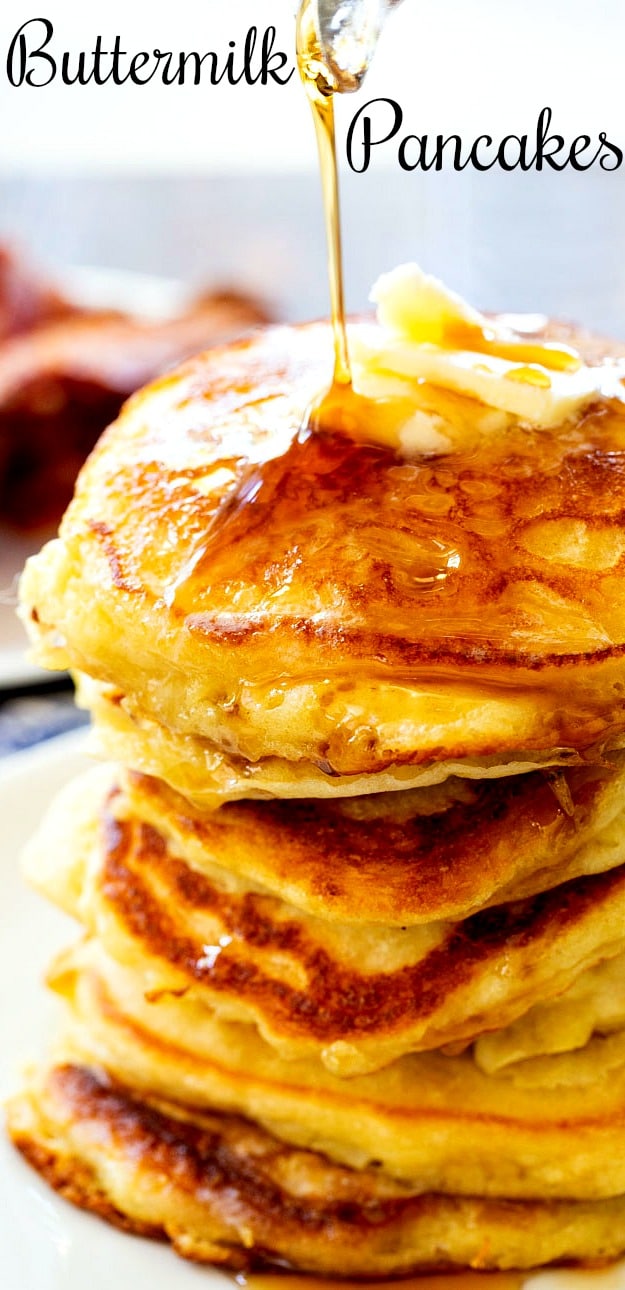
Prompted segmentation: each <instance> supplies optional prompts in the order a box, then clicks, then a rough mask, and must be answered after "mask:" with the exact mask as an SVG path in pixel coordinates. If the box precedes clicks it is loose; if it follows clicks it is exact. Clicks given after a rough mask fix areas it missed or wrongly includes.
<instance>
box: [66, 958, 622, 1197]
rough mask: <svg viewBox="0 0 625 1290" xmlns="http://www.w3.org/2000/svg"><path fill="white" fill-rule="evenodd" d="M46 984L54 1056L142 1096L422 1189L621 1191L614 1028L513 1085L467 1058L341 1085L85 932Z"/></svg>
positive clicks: (540, 1193)
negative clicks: (158, 988)
mask: <svg viewBox="0 0 625 1290" xmlns="http://www.w3.org/2000/svg"><path fill="white" fill-rule="evenodd" d="M50 984H51V985H52V987H53V988H54V989H55V991H56V992H57V993H58V994H59V995H61V996H62V998H63V999H64V1001H65V1005H66V1008H65V1013H66V1019H65V1028H64V1031H63V1034H62V1037H61V1041H60V1044H59V1046H58V1060H61V1061H71V1062H78V1064H81V1065H82V1064H86V1065H88V1066H93V1067H103V1068H104V1069H106V1070H108V1071H109V1072H110V1073H111V1075H112V1076H113V1077H114V1078H115V1079H117V1080H119V1082H120V1083H122V1084H123V1085H124V1086H125V1087H127V1088H130V1089H133V1090H135V1092H136V1093H137V1094H138V1095H139V1096H140V1097H147V1098H148V1099H149V1098H162V1099H165V1100H167V1101H169V1102H172V1103H178V1104H181V1103H182V1104H184V1105H185V1106H186V1107H187V1108H195V1109H196V1110H206V1109H208V1110H216V1109H217V1110H220V1111H225V1112H228V1113H229V1114H230V1113H234V1114H239V1115H245V1116H247V1117H249V1118H250V1119H252V1120H254V1121H255V1122H256V1123H258V1124H260V1125H262V1126H263V1127H265V1128H266V1129H267V1130H268V1131H269V1132H271V1133H274V1134H276V1136H277V1137H279V1138H280V1139H281V1140H282V1141H285V1142H288V1143H292V1144H295V1145H297V1146H300V1147H305V1148H311V1149H313V1150H315V1151H321V1152H323V1153H325V1154H326V1155H328V1156H329V1157H330V1158H331V1159H333V1160H335V1161H336V1162H337V1163H340V1164H345V1165H349V1166H350V1167H352V1168H364V1167H369V1166H371V1165H372V1162H374V1161H378V1162H379V1167H380V1168H381V1169H383V1171H384V1173H386V1174H388V1175H389V1176H390V1177H392V1178H395V1179H398V1180H400V1181H402V1182H404V1183H406V1184H407V1185H409V1186H411V1187H412V1188H415V1189H419V1190H421V1191H435V1192H441V1193H445V1194H448V1195H464V1196H477V1195H481V1196H491V1197H501V1196H507V1197H509V1198H512V1199H546V1198H551V1199H573V1200H590V1199H593V1200H597V1199H605V1198H607V1197H613V1196H617V1195H620V1194H621V1193H623V1192H625V1036H624V1035H623V1032H620V1033H619V1034H618V1035H613V1036H609V1037H607V1038H605V1039H598V1038H597V1039H594V1040H593V1041H592V1043H591V1044H590V1045H588V1048H589V1049H592V1052H591V1054H590V1056H589V1059H588V1061H587V1060H586V1057H587V1050H586V1049H584V1050H582V1052H581V1054H578V1053H573V1054H567V1055H564V1056H562V1057H550V1058H548V1059H543V1063H542V1070H541V1072H540V1079H536V1078H535V1077H534V1078H530V1079H529V1080H524V1079H523V1067H524V1066H525V1065H532V1063H521V1064H520V1065H519V1066H518V1067H516V1068H514V1072H515V1073H514V1074H511V1075H510V1077H508V1076H505V1077H501V1078H498V1077H496V1076H489V1075H487V1074H485V1073H484V1072H483V1071H481V1070H480V1069H479V1068H478V1066H477V1065H476V1063H475V1062H474V1060H473V1057H472V1056H471V1053H470V1051H467V1052H464V1053H462V1054H460V1055H458V1056H455V1057H452V1056H445V1055H444V1054H442V1053H440V1052H435V1053H419V1054H416V1055H410V1056H406V1057H402V1058H401V1059H399V1060H398V1061H396V1062H394V1063H393V1064H392V1065H391V1066H387V1067H386V1068H385V1069H384V1070H382V1071H377V1072H375V1074H367V1075H358V1076H356V1077H354V1078H352V1079H349V1080H347V1079H343V1078H340V1077H338V1076H336V1075H335V1074H333V1073H332V1072H330V1071H328V1070H327V1069H326V1068H325V1067H324V1066H323V1064H322V1063H321V1062H319V1061H316V1060H314V1059H312V1058H310V1057H307V1058H304V1059H295V1060H293V1059H292V1060H284V1059H282V1058H280V1057H279V1056H278V1055H277V1054H276V1052H275V1050H274V1049H273V1048H271V1047H270V1046H269V1045H268V1044H267V1043H265V1041H264V1040H263V1039H262V1038H261V1037H260V1035H259V1033H258V1031H257V1030H256V1028H255V1027H254V1026H249V1025H242V1024H240V1023H235V1022H225V1021H221V1020H219V1019H218V1018H217V1017H216V1016H214V1015H213V1014H212V1013H211V1012H210V1010H209V1009H207V1008H206V1007H204V1006H203V1004H202V1003H201V1002H199V1001H198V1000H197V999H196V998H194V997H193V996H192V995H190V994H188V993H181V994H176V993H175V992H166V993H159V994H156V995H154V994H153V993H152V992H151V991H150V990H149V983H147V982H145V981H144V980H143V979H142V977H141V974H140V973H139V972H137V971H134V970H133V969H130V968H128V967H122V966H121V965H120V964H118V963H115V962H114V961H113V960H112V959H111V958H110V957H109V956H107V955H106V954H105V953H104V951H103V950H102V947H101V946H100V945H98V944H97V943H96V942H94V941H86V942H85V943H83V944H82V945H80V946H77V947H76V948H75V949H74V950H73V951H71V952H68V953H67V954H65V955H63V956H61V957H60V958H59V960H58V962H57V963H56V964H55V965H54V966H53V970H52V974H51V978H50ZM146 986H147V990H146ZM539 1060H541V1059H537V1061H539ZM589 1068H591V1074H590V1077H589ZM517 1071H518V1072H520V1077H519V1078H517V1075H516V1072H517ZM504 1144H505V1148H504Z"/></svg>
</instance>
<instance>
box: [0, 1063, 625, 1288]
mask: <svg viewBox="0 0 625 1290" xmlns="http://www.w3.org/2000/svg"><path fill="white" fill-rule="evenodd" d="M9 1125H10V1132H11V1134H12V1137H13V1140H14V1142H15V1144H16V1146H18V1147H19V1149H20V1150H21V1151H22V1152H23V1154H24V1155H25V1156H26V1158H27V1159H28V1160H29V1161H30V1162H31V1163H32V1164H33V1165H34V1166H35V1168H37V1169H38V1170H39V1172H40V1173H42V1174H43V1176H44V1177H46V1178H47V1179H48V1180H49V1181H50V1182H51V1183H52V1185H53V1186H54V1187H56V1188H57V1190H59V1191H60V1192H61V1194H62V1195H64V1196H66V1197H67V1199H69V1200H71V1201H73V1202H74V1204H77V1205H80V1206H82V1207H83V1208H85V1209H90V1210H92V1211H94V1212H95V1213H97V1214H99V1215H100V1216H102V1217H104V1218H107V1219H108V1220H109V1221H110V1222H112V1223H114V1224H115V1225H117V1226H119V1227H123V1228H124V1229H126V1230H129V1231H131V1232H136V1233H138V1234H140V1235H142V1236H151V1237H157V1238H161V1239H162V1238H163V1237H164V1238H165V1239H168V1240H169V1241H171V1243H172V1245H173V1246H174V1248H175V1249H176V1251H177V1252H178V1253H179V1254H182V1255H184V1256H185V1257H187V1258H191V1259H195V1260H197V1261H199V1262H210V1263H212V1264H217V1265H220V1266H225V1267H227V1268H231V1269H234V1270H242V1269H247V1270H249V1269H251V1268H255V1267H261V1268H262V1267H265V1268H266V1267H271V1266H278V1267H280V1268H282V1269H284V1268H285V1267H289V1268H292V1269H299V1270H300V1271H305V1272H312V1273H317V1274H321V1275H323V1274H336V1273H337V1270H340V1273H341V1274H342V1275H343V1276H356V1277H360V1276H367V1277H372V1276H373V1277H379V1276H397V1275H401V1274H407V1273H410V1272H419V1271H422V1270H424V1269H426V1270H433V1269H453V1268H458V1267H465V1268H466V1267H473V1268H482V1269H487V1268H503V1269H505V1268H531V1267H533V1266H536V1265H545V1264H549V1263H553V1262H563V1261H566V1262H570V1261H577V1260H585V1259H592V1260H593V1261H595V1260H597V1259H608V1258H615V1257H616V1256H617V1255H619V1254H620V1253H621V1252H622V1251H623V1249H625V1199H624V1198H623V1197H617V1198H614V1199H612V1200H603V1201H595V1202H579V1201H578V1202H565V1201H550V1202H536V1201H534V1202H531V1201H525V1202H523V1201H517V1202H511V1201H505V1200H484V1199H481V1198H457V1197H451V1198H450V1197H445V1196H437V1195H431V1194H430V1195H427V1194H425V1195H424V1194H421V1195H415V1194H414V1193H412V1194H410V1193H408V1192H407V1190H406V1188H404V1187H402V1186H400V1185H399V1184H397V1183H395V1182H393V1181H392V1180H391V1179H388V1178H385V1177H384V1176H383V1175H382V1174H381V1173H380V1172H379V1171H374V1170H371V1169H369V1170H365V1171H354V1170H348V1169H345V1168H340V1167H338V1166H336V1165H334V1164H332V1163H331V1162H330V1161H329V1160H328V1159H327V1158H325V1157H324V1156H323V1155H320V1154H318V1153H312V1152H309V1151H301V1150H297V1149H295V1148H289V1147H286V1146H285V1145H284V1144H283V1143H281V1142H279V1141H278V1140H276V1139H275V1138H273V1137H271V1135H269V1134H268V1133H266V1132H264V1131H263V1130H262V1129H259V1128H258V1127H257V1126H254V1125H252V1124H250V1123H247V1122H245V1121H244V1120H241V1119H238V1118H235V1117H233V1116H225V1115H216V1114H214V1113H213V1114H204V1115H202V1116H197V1115H196V1116H194V1117H192V1118H191V1117H188V1116H186V1115H184V1114H183V1113H182V1111H181V1108H179V1107H175V1108H171V1107H164V1106H160V1107H157V1106H154V1105H149V1104H145V1103H143V1102H141V1101H140V1100H138V1099H137V1098H136V1097H134V1096H132V1095H131V1094H130V1093H129V1092H128V1091H126V1090H124V1089H123V1088H120V1087H116V1086H115V1085H113V1084H112V1083H111V1082H110V1080H109V1079H107V1078H106V1077H105V1076H103V1075H102V1073H97V1074H96V1073H94V1072H92V1071H90V1070H88V1069H86V1068H84V1067H80V1066H75V1065H74V1066H72V1065H60V1066H56V1067H53V1068H52V1069H51V1070H49V1071H48V1072H46V1074H45V1076H44V1077H42V1079H41V1080H40V1081H39V1082H38V1084H37V1085H36V1086H35V1087H34V1088H33V1089H32V1090H31V1091H29V1092H28V1093H25V1094H23V1095H22V1096H21V1097H20V1098H18V1099H16V1100H14V1101H13V1103H12V1104H11V1105H10V1108H9Z"/></svg>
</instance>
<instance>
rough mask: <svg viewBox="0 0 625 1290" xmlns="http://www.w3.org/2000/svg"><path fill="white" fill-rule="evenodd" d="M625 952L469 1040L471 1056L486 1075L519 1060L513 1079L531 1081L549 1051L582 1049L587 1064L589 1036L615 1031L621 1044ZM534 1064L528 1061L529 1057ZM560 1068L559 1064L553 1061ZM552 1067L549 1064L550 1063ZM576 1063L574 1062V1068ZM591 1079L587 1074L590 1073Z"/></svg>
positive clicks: (624, 1023)
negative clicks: (514, 1018) (507, 1021)
mask: <svg viewBox="0 0 625 1290" xmlns="http://www.w3.org/2000/svg"><path fill="white" fill-rule="evenodd" d="M623 1032H625V953H623V954H619V955H617V956H616V957H615V958H613V959H606V960H605V961H604V962H603V963H598V964H597V966H596V967H594V968H589V969H588V970H587V971H586V972H582V974H581V976H578V977H577V979H576V980H575V981H574V982H573V984H572V985H570V986H569V988H568V990H565V991H564V992H563V993H562V994H561V995H559V996H558V997H557V998H555V999H549V1000H547V1001H546V1002H541V1003H536V1004H534V1006H533V1007H532V1008H530V1009H529V1010H528V1011H527V1012H526V1013H524V1014H523V1016H522V1017H519V1018H518V1020H517V1021H514V1022H512V1024H511V1025H510V1026H506V1027H505V1029H503V1030H496V1031H495V1032H494V1033H493V1034H489V1035H483V1036H482V1037H481V1038H480V1039H478V1040H477V1043H476V1044H475V1048H474V1053H475V1059H476V1061H477V1063H478V1065H479V1066H480V1067H481V1069H482V1070H484V1071H486V1072H487V1073H488V1074H494V1073H496V1074H500V1073H501V1072H509V1070H510V1068H511V1067H514V1066H516V1065H517V1063H519V1062H520V1063H522V1067H523V1069H522V1070H521V1072H520V1073H519V1072H515V1077H516V1078H521V1079H522V1080H527V1078H528V1076H529V1077H530V1078H533V1079H534V1080H535V1079H536V1075H537V1074H538V1073H539V1072H540V1071H541V1070H542V1071H544V1070H546V1069H547V1063H546V1062H545V1060H543V1059H545V1058H546V1059H547V1061H548V1057H549V1055H555V1054H560V1053H571V1052H572V1053H575V1052H579V1050H580V1049H584V1050H585V1052H584V1059H585V1065H586V1066H587V1067H588V1068H590V1061H591V1054H592V1052H593V1051H597V1046H596V1045H595V1048H594V1049H592V1047H591V1041H592V1039H593V1036H595V1035H600V1036H605V1035H615V1036H617V1037H618V1036H619V1035H620V1040H618V1039H617V1043H618V1042H621V1043H623V1042H625V1033H623ZM534 1058H538V1059H539V1060H538V1062H537V1063H536V1062H534V1063H533V1064H532V1059H534ZM559 1065H560V1068H561V1070H565V1069H566V1066H565V1065H564V1063H559ZM551 1066H552V1068H553V1063H552V1064H551ZM579 1067H580V1063H579V1060H578V1062H577V1069H578V1070H579ZM591 1077H592V1076H591Z"/></svg>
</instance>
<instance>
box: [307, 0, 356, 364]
mask: <svg viewBox="0 0 625 1290" xmlns="http://www.w3.org/2000/svg"><path fill="white" fill-rule="evenodd" d="M297 64H298V68H299V74H300V77H301V81H302V85H303V86H304V90H305V91H306V95H307V97H308V101H309V103H310V106H311V109H312V114H313V121H314V125H315V133H316V136H317V148H318V152H319V165H320V169H321V184H322V192H323V208H324V215H325V226H326V238H327V246H328V272H329V277H330V305H331V310H332V330H333V334H334V376H333V385H336V386H338V387H342V386H350V385H351V380H352V377H351V368H350V362H349V351H348V348H347V330H346V327H345V302H344V295H343V256H342V248H341V218H340V205H339V182H338V167H337V164H336V130H335V122H334V92H335V90H336V88H337V86H336V83H334V82H333V81H331V80H330V77H329V74H328V70H327V68H326V66H325V64H324V61H323V58H322V54H321V49H320V46H319V39H318V36H317V31H316V28H315V21H314V16H313V12H312V4H311V0H303V2H302V4H301V7H300V10H299V13H298V18H297Z"/></svg>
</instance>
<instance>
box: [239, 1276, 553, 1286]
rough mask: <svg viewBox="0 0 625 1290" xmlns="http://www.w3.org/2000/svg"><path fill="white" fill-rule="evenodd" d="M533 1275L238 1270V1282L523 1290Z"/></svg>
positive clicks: (285, 1284)
mask: <svg viewBox="0 0 625 1290" xmlns="http://www.w3.org/2000/svg"><path fill="white" fill-rule="evenodd" d="M530 1276H531V1274H530V1273H522V1272H456V1273H438V1274H436V1273H434V1274H431V1275H423V1276H417V1277H408V1278H403V1279H401V1280H399V1281H398V1280H394V1281H388V1280H387V1281H375V1282H366V1281H364V1282H363V1281H343V1280H338V1279H335V1278H326V1277H312V1276H298V1275H293V1274H291V1273H289V1272H275V1273H272V1272H269V1273H264V1272H262V1273H251V1274H249V1275H248V1274H246V1273H239V1275H238V1276H237V1277H235V1281H236V1284H237V1285H239V1286H242V1287H245V1290H367V1285H369V1287H370V1290H521V1286H523V1285H524V1283H525V1282H526V1281H527V1280H528V1279H529V1277H530Z"/></svg>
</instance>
